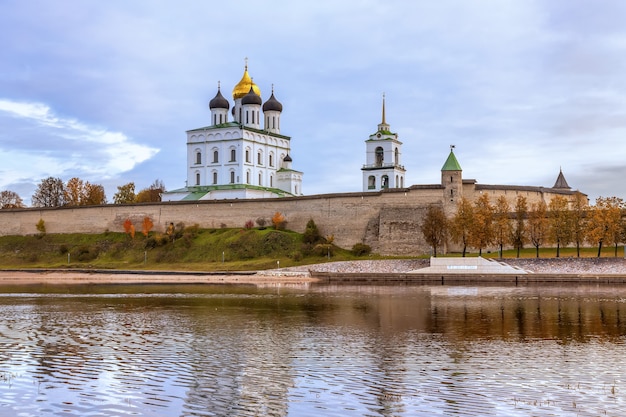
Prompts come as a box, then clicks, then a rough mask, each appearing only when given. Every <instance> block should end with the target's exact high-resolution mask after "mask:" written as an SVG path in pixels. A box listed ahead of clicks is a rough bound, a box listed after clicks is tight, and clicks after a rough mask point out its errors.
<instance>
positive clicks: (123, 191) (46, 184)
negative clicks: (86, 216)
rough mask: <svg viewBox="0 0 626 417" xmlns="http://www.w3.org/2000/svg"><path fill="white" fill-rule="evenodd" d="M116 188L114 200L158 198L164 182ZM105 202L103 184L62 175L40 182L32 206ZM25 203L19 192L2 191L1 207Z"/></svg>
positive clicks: (115, 201)
mask: <svg viewBox="0 0 626 417" xmlns="http://www.w3.org/2000/svg"><path fill="white" fill-rule="evenodd" d="M117 190H118V191H117V192H116V193H115V195H114V196H113V202H114V203H115V204H131V203H147V202H159V201H161V194H162V193H163V192H164V191H165V185H164V184H163V181H161V180H158V179H157V180H155V181H154V182H153V183H152V184H151V185H150V186H149V187H147V188H144V189H142V190H141V191H139V192H138V193H136V194H135V183H134V182H129V183H127V184H124V185H121V186H119V187H117ZM106 203H107V197H106V193H105V191H104V187H103V186H102V185H100V184H91V183H90V182H89V181H83V180H81V179H80V178H76V177H74V178H70V179H69V180H68V181H67V182H65V183H64V182H63V180H61V179H60V178H54V177H48V178H45V179H43V180H41V182H40V183H39V184H38V185H37V189H36V190H35V193H34V194H33V196H32V206H33V207H62V206H95V205H99V204H106ZM24 207H26V205H25V204H24V201H23V200H22V198H21V197H20V196H19V195H18V194H17V193H16V192H14V191H10V190H5V191H2V192H0V209H11V208H24Z"/></svg>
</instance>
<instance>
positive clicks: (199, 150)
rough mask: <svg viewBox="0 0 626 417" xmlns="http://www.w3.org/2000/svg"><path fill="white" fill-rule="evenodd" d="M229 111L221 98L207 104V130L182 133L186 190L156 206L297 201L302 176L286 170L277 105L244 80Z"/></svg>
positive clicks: (286, 144) (286, 142)
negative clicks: (191, 202)
mask: <svg viewBox="0 0 626 417" xmlns="http://www.w3.org/2000/svg"><path fill="white" fill-rule="evenodd" d="M233 100H234V103H235V105H234V106H233V108H232V111H231V112H230V113H231V115H232V118H233V121H229V120H228V119H229V109H230V103H229V102H228V100H227V99H226V98H224V96H223V95H222V93H221V90H220V86H219V84H218V88H217V94H216V95H215V97H214V98H213V99H212V100H211V101H210V102H209V108H210V110H211V124H210V125H209V126H206V127H201V128H199V129H193V130H189V131H187V184H186V186H185V187H184V188H181V189H178V190H172V191H167V192H165V193H163V195H162V201H180V200H216V199H225V198H229V199H230V198H239V199H248V198H272V197H287V196H298V195H302V175H303V174H302V172H300V171H296V170H294V169H293V168H292V167H291V164H292V159H291V157H290V156H289V154H290V151H291V138H290V137H289V136H285V135H282V134H281V133H280V116H281V113H282V111H283V106H282V104H281V103H280V102H279V101H278V100H276V97H274V91H273V88H272V94H271V95H270V98H269V99H268V100H267V101H266V102H265V103H263V100H262V99H261V90H260V89H259V87H258V86H257V85H256V84H255V83H254V82H253V81H252V78H251V77H250V74H248V65H247V63H246V66H245V69H244V73H243V77H242V78H241V81H239V83H237V85H236V86H235V87H234V88H233Z"/></svg>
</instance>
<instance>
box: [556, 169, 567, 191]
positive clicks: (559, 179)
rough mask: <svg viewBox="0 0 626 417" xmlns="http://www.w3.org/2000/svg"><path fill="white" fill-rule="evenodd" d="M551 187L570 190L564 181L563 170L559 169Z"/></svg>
mask: <svg viewBox="0 0 626 417" xmlns="http://www.w3.org/2000/svg"><path fill="white" fill-rule="evenodd" d="M552 188H558V189H561V190H570V189H571V187H570V186H569V185H568V184H567V181H565V176H564V175H563V170H559V176H558V177H556V182H555V183H554V186H553V187H552Z"/></svg>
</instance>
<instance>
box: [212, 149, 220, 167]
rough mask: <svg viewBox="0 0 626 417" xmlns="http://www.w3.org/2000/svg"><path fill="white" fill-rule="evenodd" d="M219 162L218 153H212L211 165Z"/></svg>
mask: <svg viewBox="0 0 626 417" xmlns="http://www.w3.org/2000/svg"><path fill="white" fill-rule="evenodd" d="M218 162H219V153H218V152H217V151H213V163H214V164H217V163H218Z"/></svg>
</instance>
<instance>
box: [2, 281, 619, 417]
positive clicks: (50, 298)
mask: <svg viewBox="0 0 626 417" xmlns="http://www.w3.org/2000/svg"><path fill="white" fill-rule="evenodd" d="M625 301H626V286H602V285H596V286H592V285H585V286H575V287H571V286H569V287H567V288H559V287H555V286H550V285H534V286H523V287H515V286H503V287H497V286H478V287H476V286H472V287H470V286H334V285H305V286H291V287H290V286H279V285H276V286H272V285H270V286H267V287H255V286H226V285H223V286H209V285H206V286H194V285H187V286H166V285H161V286H147V285H143V286H120V285H118V286H85V287H80V286H30V287H27V286H22V287H0V316H1V317H2V320H1V321H0V415H2V416H4V415H6V416H126V415H132V416H259V415H270V416H316V415H334V416H433V415H441V416H444V415H445V416H447V415H454V416H474V415H480V416H504V415H506V416H568V415H571V416H600V415H602V416H605V415H606V416H619V415H623V414H624V410H626V381H625V380H624V375H626V360H625V359H624V358H626V348H625V344H624V342H625V341H626V316H625V314H626V306H625V305H624V302H625Z"/></svg>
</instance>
